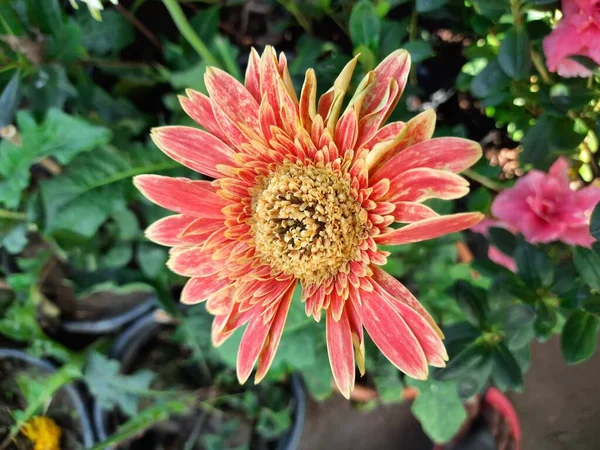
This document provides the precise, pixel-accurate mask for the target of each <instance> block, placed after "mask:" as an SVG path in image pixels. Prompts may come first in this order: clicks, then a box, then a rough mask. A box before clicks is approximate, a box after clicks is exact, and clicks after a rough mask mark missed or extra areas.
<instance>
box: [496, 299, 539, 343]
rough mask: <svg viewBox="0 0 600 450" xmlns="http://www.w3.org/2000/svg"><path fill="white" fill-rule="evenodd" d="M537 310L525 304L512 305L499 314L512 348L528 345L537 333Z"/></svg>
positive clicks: (501, 324)
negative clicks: (535, 330) (535, 326)
mask: <svg viewBox="0 0 600 450" xmlns="http://www.w3.org/2000/svg"><path fill="white" fill-rule="evenodd" d="M535 319H536V315H535V310H534V309H533V308H532V307H530V306H528V305H524V304H517V305H511V306H509V307H508V308H505V309H503V310H502V311H500V312H499V314H498V322H499V324H500V326H501V328H502V329H503V331H504V334H505V336H506V342H507V345H508V348H509V349H510V350H516V349H519V348H522V347H524V346H525V345H528V344H529V343H530V342H531V339H533V337H534V335H535V333H534V329H533V324H534V322H535Z"/></svg>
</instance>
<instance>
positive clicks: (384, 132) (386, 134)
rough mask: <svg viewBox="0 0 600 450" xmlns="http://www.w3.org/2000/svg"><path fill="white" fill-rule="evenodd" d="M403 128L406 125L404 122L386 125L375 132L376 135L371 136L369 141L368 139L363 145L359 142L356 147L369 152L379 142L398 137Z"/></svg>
mask: <svg viewBox="0 0 600 450" xmlns="http://www.w3.org/2000/svg"><path fill="white" fill-rule="evenodd" d="M405 126H406V123H404V122H392V123H388V124H387V125H386V126H384V127H383V128H380V129H379V130H378V131H377V133H375V136H373V137H372V138H371V139H369V140H368V141H367V142H365V143H364V144H361V143H360V142H359V144H358V146H359V147H362V148H366V149H368V150H371V149H372V148H373V147H374V146H375V145H377V144H379V143H381V142H385V141H390V140H392V139H394V138H395V137H396V136H398V135H399V134H400V132H401V131H402V129H403V128H404V127H405Z"/></svg>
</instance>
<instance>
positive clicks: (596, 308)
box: [583, 295, 600, 314]
mask: <svg viewBox="0 0 600 450" xmlns="http://www.w3.org/2000/svg"><path fill="white" fill-rule="evenodd" d="M583 309H585V310H586V311H587V312H589V313H592V314H600V295H592V296H590V297H588V298H586V299H585V300H584V301H583Z"/></svg>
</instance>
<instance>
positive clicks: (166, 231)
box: [145, 214, 197, 247]
mask: <svg viewBox="0 0 600 450" xmlns="http://www.w3.org/2000/svg"><path fill="white" fill-rule="evenodd" d="M195 220H197V218H196V217H194V216H184V215H183V214H177V215H174V216H168V217H163V218H162V219H160V220H157V221H156V222H154V223H153V224H152V225H150V226H149V227H148V228H147V229H146V232H145V234H146V237H147V238H148V239H150V240H151V241H152V242H156V243H157V244H160V245H167V246H169V247H174V246H175V245H178V244H181V239H179V235H180V234H181V232H182V231H183V230H185V229H186V228H187V227H188V225H189V224H190V223H192V222H194V221H195Z"/></svg>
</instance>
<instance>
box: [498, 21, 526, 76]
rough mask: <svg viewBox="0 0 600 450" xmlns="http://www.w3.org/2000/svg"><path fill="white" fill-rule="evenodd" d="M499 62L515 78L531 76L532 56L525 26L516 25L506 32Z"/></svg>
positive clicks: (501, 45)
mask: <svg viewBox="0 0 600 450" xmlns="http://www.w3.org/2000/svg"><path fill="white" fill-rule="evenodd" d="M498 64H500V67H501V68H502V70H504V73H506V75H508V76H509V77H511V78H512V79H513V80H520V79H522V78H525V77H527V76H529V72H530V71H531V56H530V55H529V38H528V37H527V33H526V31H525V29H524V28H521V27H515V28H513V29H511V30H509V31H508V32H507V33H506V35H505V36H504V40H503V41H502V44H500V50H499V52H498Z"/></svg>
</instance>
